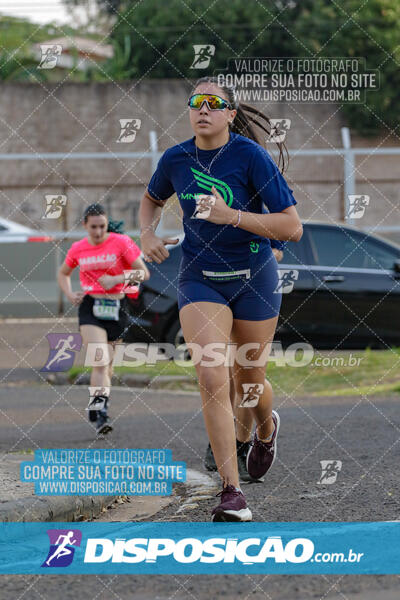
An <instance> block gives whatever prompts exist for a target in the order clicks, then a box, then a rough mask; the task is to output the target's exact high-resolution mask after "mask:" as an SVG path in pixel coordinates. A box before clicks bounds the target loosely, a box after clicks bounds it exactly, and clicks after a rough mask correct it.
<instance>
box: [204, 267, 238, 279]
mask: <svg viewBox="0 0 400 600" xmlns="http://www.w3.org/2000/svg"><path fill="white" fill-rule="evenodd" d="M202 273H203V276H204V278H207V279H212V280H213V281H231V280H232V279H239V278H241V277H245V278H246V279H250V269H242V270H241V271H202Z"/></svg>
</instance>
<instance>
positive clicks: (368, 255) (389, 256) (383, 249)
mask: <svg viewBox="0 0 400 600" xmlns="http://www.w3.org/2000/svg"><path fill="white" fill-rule="evenodd" d="M363 246H364V249H365V268H366V269H393V265H394V263H395V261H398V260H400V250H399V251H398V252H397V251H396V248H391V247H390V246H385V244H383V243H381V242H379V241H378V240H373V239H371V238H367V239H366V240H364V241H363Z"/></svg>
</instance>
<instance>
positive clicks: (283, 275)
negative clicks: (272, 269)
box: [274, 269, 299, 294]
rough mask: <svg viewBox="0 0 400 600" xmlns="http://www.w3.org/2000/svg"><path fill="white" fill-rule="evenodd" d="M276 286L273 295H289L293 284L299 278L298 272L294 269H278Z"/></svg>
mask: <svg viewBox="0 0 400 600" xmlns="http://www.w3.org/2000/svg"><path fill="white" fill-rule="evenodd" d="M278 277H279V281H278V285H277V286H276V288H275V290H274V294H278V293H279V292H282V294H289V293H290V292H291V291H292V290H293V287H294V282H295V281H297V280H298V278H299V272H298V271H296V270H295V269H278Z"/></svg>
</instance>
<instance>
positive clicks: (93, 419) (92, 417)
mask: <svg viewBox="0 0 400 600" xmlns="http://www.w3.org/2000/svg"><path fill="white" fill-rule="evenodd" d="M98 413H99V411H98V410H88V415H89V421H90V422H91V423H95V422H96V421H97V415H98Z"/></svg>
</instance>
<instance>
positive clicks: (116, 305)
mask: <svg viewBox="0 0 400 600" xmlns="http://www.w3.org/2000/svg"><path fill="white" fill-rule="evenodd" d="M119 309H120V301H119V300H118V299H115V300H114V299H109V298H95V299H94V304H93V314H94V316H95V317H97V318H98V319H104V320H107V321H118V320H119Z"/></svg>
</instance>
